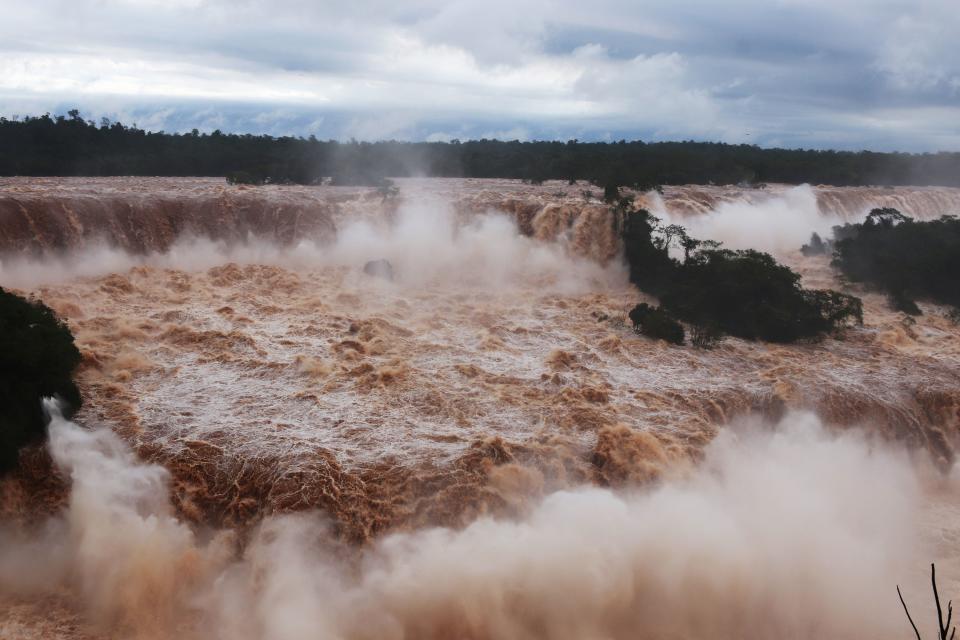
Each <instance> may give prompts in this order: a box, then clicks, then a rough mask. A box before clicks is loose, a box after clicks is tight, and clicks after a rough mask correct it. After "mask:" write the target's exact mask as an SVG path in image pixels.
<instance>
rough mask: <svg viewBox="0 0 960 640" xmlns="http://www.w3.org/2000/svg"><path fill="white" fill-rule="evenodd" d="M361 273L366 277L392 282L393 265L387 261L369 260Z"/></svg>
mask: <svg viewBox="0 0 960 640" xmlns="http://www.w3.org/2000/svg"><path fill="white" fill-rule="evenodd" d="M363 272H364V273H365V274H367V275H368V276H374V277H375V278H383V279H385V280H390V281H391V282H393V265H392V264H390V261H389V260H371V261H370V262H368V263H367V264H365V265H363Z"/></svg>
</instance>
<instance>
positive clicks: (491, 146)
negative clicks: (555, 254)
mask: <svg viewBox="0 0 960 640" xmlns="http://www.w3.org/2000/svg"><path fill="white" fill-rule="evenodd" d="M0 175H4V176H14V175H25V176H41V175H43V176H115V175H136V176H147V175H150V176H153V175H162V176H224V177H226V176H229V177H232V179H233V180H234V181H238V182H249V183H255V184H257V183H264V182H273V183H296V184H315V183H318V182H320V181H321V180H322V179H323V178H330V179H332V181H333V182H334V183H335V184H380V183H382V179H383V177H385V176H391V177H405V176H412V175H427V176H436V177H468V178H515V179H523V180H528V181H530V182H534V183H539V182H542V181H544V180H567V181H572V180H589V181H591V182H594V183H596V184H600V185H608V184H615V185H618V186H630V187H636V188H650V187H653V186H656V185H670V184H708V183H715V184H740V183H749V184H753V185H758V184H762V183H766V182H786V183H802V182H808V183H811V184H834V185H868V184H878V185H940V186H960V153H946V152H943V153H925V154H907V153H876V152H871V151H860V152H847V151H820V150H804V149H764V148H761V147H758V146H754V145H745V144H739V145H736V144H724V143H712V142H693V141H685V142H655V143H647V142H642V141H632V142H627V141H620V142H580V141H578V140H569V141H566V142H549V141H540V142H520V141H517V140H513V141H499V140H473V141H465V142H460V141H458V140H453V141H450V142H399V141H393V140H391V141H382V142H356V141H350V142H337V141H333V140H326V141H324V140H318V139H316V138H315V137H313V136H310V137H307V138H304V137H290V136H286V137H273V136H267V135H251V134H229V133H223V132H221V131H219V130H217V131H213V132H212V133H200V132H199V131H197V130H196V129H194V130H193V131H191V132H189V133H165V132H163V131H156V132H154V131H146V130H144V129H141V128H138V127H136V126H128V125H125V124H122V123H120V122H110V121H109V120H107V119H102V120H101V121H100V122H99V123H95V122H93V121H90V120H85V119H84V118H83V117H82V116H81V114H80V112H79V111H77V110H72V111H69V112H68V113H67V114H66V115H58V116H51V115H50V114H45V115H42V116H37V117H24V118H16V119H7V118H0Z"/></svg>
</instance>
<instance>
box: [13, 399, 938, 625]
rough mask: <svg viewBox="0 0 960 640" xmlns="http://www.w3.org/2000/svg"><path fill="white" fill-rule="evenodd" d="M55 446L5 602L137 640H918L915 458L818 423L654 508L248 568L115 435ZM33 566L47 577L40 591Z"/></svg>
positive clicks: (657, 501)
mask: <svg viewBox="0 0 960 640" xmlns="http://www.w3.org/2000/svg"><path fill="white" fill-rule="evenodd" d="M50 436H51V443H50V450H51V453H52V455H53V457H54V459H55V461H56V464H57V465H58V468H60V469H61V470H62V471H63V472H65V473H67V474H69V475H70V477H71V480H72V483H73V489H72V495H71V499H70V504H69V507H68V509H67V512H66V513H65V514H64V516H63V518H62V519H61V520H59V521H58V523H57V524H56V526H51V527H49V528H48V529H47V535H46V536H45V537H44V538H43V540H42V542H34V543H32V545H28V546H27V547H24V546H23V545H24V543H22V542H20V543H15V542H14V541H12V540H6V541H5V544H4V546H3V550H2V552H0V586H2V587H3V590H4V591H7V592H11V591H12V592H18V591H19V592H23V590H25V589H31V590H34V591H35V590H37V589H42V588H54V587H56V586H57V585H60V584H67V585H69V586H70V587H71V588H72V589H74V590H75V591H76V593H77V594H78V595H79V596H80V598H81V601H82V602H83V603H85V604H84V606H86V607H87V608H88V613H89V614H91V615H92V616H94V617H95V618H96V619H98V620H100V621H106V622H108V623H111V624H121V625H122V626H123V627H124V628H127V629H129V630H131V632H133V633H134V634H135V635H137V636H139V637H157V638H166V637H180V638H184V637H203V638H224V639H226V638H231V639H241V640H266V639H267V638H269V639H271V640H301V639H303V640H306V639H307V638H315V637H318V636H319V637H338V638H363V639H373V638H397V639H399V638H412V637H416V638H438V639H439V638H450V637H462V638H504V639H505V638H560V639H564V638H570V639H573V638H584V637H608V638H635V637H638V636H642V637H662V638H673V637H711V638H744V637H798V638H815V637H834V638H855V637H857V638H860V637H878V638H882V637H900V636H901V635H902V632H903V629H902V628H901V626H902V625H901V624H900V623H901V622H902V621H901V620H900V612H899V610H898V609H897V608H896V607H895V606H894V605H895V604H896V603H895V601H894V600H893V599H892V598H891V593H892V592H891V589H892V585H894V584H895V583H896V582H897V581H898V580H901V578H902V576H903V575H904V574H905V573H909V569H910V568H912V567H914V566H923V562H922V561H921V560H919V558H921V557H923V558H926V557H928V556H924V555H922V554H923V553H924V552H925V551H926V550H924V549H921V546H920V545H919V544H918V543H917V542H916V537H915V534H916V531H915V530H914V524H913V523H915V522H916V520H917V519H916V515H917V510H918V505H919V504H920V502H921V495H922V492H923V489H922V483H921V482H920V479H919V477H918V475H917V473H916V471H915V470H914V467H913V466H912V465H911V463H910V462H909V461H908V460H907V458H906V457H905V456H904V455H902V454H900V453H897V452H894V451H892V450H890V449H888V448H887V447H885V446H883V445H880V444H877V443H874V442H871V441H870V440H869V439H867V438H866V437H864V436H863V435H861V434H858V433H853V432H848V433H846V434H843V435H834V434H830V433H828V432H827V431H826V430H825V429H824V428H823V427H822V426H821V425H820V423H819V421H818V420H817V418H815V417H814V416H812V415H809V414H790V415H788V416H787V417H786V418H785V419H784V420H783V421H782V422H781V423H780V424H779V425H778V426H777V427H776V428H775V429H769V428H761V427H758V426H756V425H754V426H753V427H750V428H740V429H734V430H730V431H725V432H723V433H722V434H721V435H720V436H719V437H718V438H717V440H716V441H715V442H714V443H713V444H712V445H710V447H709V448H708V450H707V452H706V458H705V461H704V464H703V465H702V466H701V467H699V468H698V469H696V470H693V471H691V472H690V473H689V475H687V476H686V477H683V478H677V479H674V480H671V481H668V482H666V483H664V484H663V485H661V486H659V487H657V488H653V489H650V490H647V491H643V492H638V493H632V494H624V493H616V492H612V491H609V490H605V489H597V488H584V489H580V490H574V491H564V492H559V493H555V494H552V495H550V496H548V497H547V498H546V499H545V500H544V501H543V502H542V503H541V504H540V505H539V506H537V507H536V508H535V509H534V510H533V511H532V513H530V514H529V515H528V516H527V517H525V518H522V519H519V520H495V519H492V518H486V517H482V518H480V519H478V520H476V521H475V522H473V523H472V524H470V525H469V526H467V527H466V528H464V529H462V530H454V529H446V528H433V529H423V530H417V531H413V532H409V533H397V534H394V535H390V536H388V537H386V538H384V539H382V540H380V541H379V542H377V543H375V544H374V545H373V546H372V547H371V548H367V549H365V550H360V551H358V552H357V553H345V552H344V549H343V548H341V547H340V546H339V545H338V544H336V543H334V542H333V539H332V535H331V533H330V531H329V529H328V528H327V527H326V526H325V525H324V518H323V516H322V514H308V513H300V514H296V515H289V516H282V517H273V518H268V519H267V520H265V521H264V522H263V523H262V524H260V525H259V527H258V528H257V529H256V530H255V531H254V532H253V534H252V536H251V537H250V541H249V543H248V544H247V545H246V547H245V549H244V550H243V551H242V553H241V554H240V555H238V556H235V557H234V559H232V560H228V551H229V549H231V548H232V547H231V545H230V544H227V541H228V539H229V537H228V536H225V535H220V536H216V537H214V541H213V542H212V543H206V544H200V543H199V542H198V540H197V537H196V536H195V535H194V534H193V532H191V530H190V529H189V528H188V527H187V526H186V525H184V524H183V523H181V522H179V521H178V520H177V519H176V517H175V516H174V514H173V513H172V510H171V508H170V505H169V501H168V498H167V495H168V487H167V484H166V483H167V477H166V473H165V472H164V471H163V469H161V468H159V467H157V466H153V465H147V464H143V463H140V462H138V461H137V460H136V459H135V458H134V457H133V455H132V454H131V453H130V452H129V451H128V450H127V449H126V447H125V446H124V445H123V444H122V443H121V442H120V441H119V440H118V439H117V438H116V436H114V435H113V434H112V433H110V432H109V431H105V430H93V431H88V430H86V429H83V428H81V427H79V426H77V425H75V424H73V423H70V422H67V421H65V420H63V419H62V418H61V417H59V415H58V413H57V412H56V410H52V411H51V425H50ZM43 551H46V552H48V553H46V554H45V555H43V554H42V553H41V552H43ZM27 552H31V553H32V554H33V555H31V558H33V559H35V560H37V561H40V562H41V565H45V566H44V568H45V570H44V571H43V572H41V573H40V574H35V575H34V576H33V577H31V576H30V575H29V573H27V572H23V571H21V570H20V569H22V566H18V562H17V558H18V557H22V556H23V554H25V553H27ZM36 575H42V576H45V577H46V580H47V581H48V583H47V584H41V583H40V582H41V581H38V580H37V578H36ZM185 621H190V622H191V624H190V625H187V626H188V627H189V628H188V629H185V627H184V622H185Z"/></svg>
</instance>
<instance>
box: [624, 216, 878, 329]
mask: <svg viewBox="0 0 960 640" xmlns="http://www.w3.org/2000/svg"><path fill="white" fill-rule="evenodd" d="M617 214H618V216H619V220H620V224H621V234H622V237H623V241H624V247H625V254H626V257H627V260H628V262H629V265H630V279H631V281H632V282H633V283H634V284H636V285H637V286H638V287H639V288H640V289H641V290H643V291H646V292H647V293H650V294H652V295H655V296H657V297H658V298H660V305H661V308H662V309H663V310H665V311H666V312H668V313H670V314H672V315H673V316H675V317H677V318H679V319H680V320H683V321H685V322H688V323H691V324H693V325H695V326H697V327H700V328H702V329H703V331H701V332H699V333H704V334H705V335H706V334H709V335H710V336H711V340H712V339H713V338H718V337H719V336H721V335H724V334H729V335H733V336H737V337H740V338H746V339H750V340H756V339H760V340H767V341H771V342H793V341H796V340H800V339H803V338H811V337H815V336H818V335H821V334H823V333H826V332H829V331H832V330H834V329H836V328H837V327H839V326H840V325H842V324H844V323H846V322H848V321H850V320H854V321H856V322H862V321H863V311H862V305H861V303H860V300H859V299H857V298H854V297H853V296H849V295H846V294H843V293H839V292H836V291H816V290H807V289H804V288H803V287H801V286H800V275H799V274H797V273H795V272H794V271H792V270H791V269H790V268H788V267H786V266H784V265H782V264H779V263H777V261H776V260H774V259H773V257H771V256H770V255H768V254H766V253H761V252H759V251H753V250H745V251H731V250H728V249H721V248H719V245H718V243H716V242H710V241H700V240H696V239H694V238H690V237H689V236H688V235H687V234H686V231H685V230H684V229H683V227H679V226H677V225H670V226H666V227H665V226H662V225H661V224H660V221H659V220H658V219H657V218H655V217H654V216H652V215H650V213H649V212H648V211H645V210H643V209H633V208H632V207H620V208H618V210H617ZM671 246H674V247H677V248H678V249H682V250H683V253H684V258H683V260H682V261H680V260H677V259H675V258H672V257H671V256H670V253H669V251H670V248H671Z"/></svg>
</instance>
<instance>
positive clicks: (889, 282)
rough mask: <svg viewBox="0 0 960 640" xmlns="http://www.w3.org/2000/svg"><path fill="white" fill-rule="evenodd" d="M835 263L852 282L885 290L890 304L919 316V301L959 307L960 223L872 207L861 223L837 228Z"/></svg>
mask: <svg viewBox="0 0 960 640" xmlns="http://www.w3.org/2000/svg"><path fill="white" fill-rule="evenodd" d="M834 236H835V238H836V241H835V244H834V260H833V265H834V266H835V267H836V268H838V269H840V270H841V271H842V272H843V274H844V275H845V276H846V277H847V278H848V279H850V280H852V281H854V282H863V283H866V284H869V285H871V286H874V287H877V288H879V289H881V290H883V291H886V292H887V294H888V295H889V298H890V303H891V305H892V306H893V307H894V308H895V309H897V310H899V311H904V312H906V313H910V314H913V315H918V314H919V313H920V309H919V308H917V306H916V304H915V303H914V302H913V299H915V298H927V299H930V300H933V301H935V302H939V303H941V304H948V305H952V306H953V307H960V220H958V219H957V218H956V217H955V216H943V217H941V218H940V219H939V220H931V221H927V222H920V221H916V220H913V219H912V218H909V217H907V216H905V215H903V214H901V213H900V212H899V211H897V210H896V209H889V208H888V209H874V210H873V211H871V212H870V214H869V215H868V216H867V219H866V220H865V221H864V222H863V223H860V224H846V225H843V226H842V227H834Z"/></svg>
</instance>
